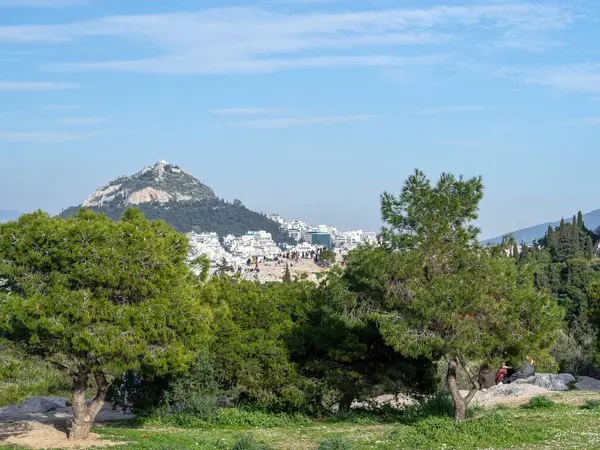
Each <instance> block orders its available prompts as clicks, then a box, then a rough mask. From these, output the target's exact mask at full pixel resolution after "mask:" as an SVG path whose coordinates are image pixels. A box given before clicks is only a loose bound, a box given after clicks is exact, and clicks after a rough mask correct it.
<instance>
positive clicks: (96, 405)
mask: <svg viewBox="0 0 600 450" xmlns="http://www.w3.org/2000/svg"><path fill="white" fill-rule="evenodd" d="M89 376H90V370H89V369H87V368H80V369H79V372H78V373H77V375H75V376H74V377H73V402H72V403H73V420H72V421H71V422H70V423H68V424H67V428H68V436H69V440H78V439H86V438H87V437H88V435H89V434H90V430H91V428H92V424H93V423H94V420H95V419H96V416H97V415H98V413H99V412H100V410H101V409H102V407H103V406H104V400H105V399H106V394H107V392H108V387H109V384H108V382H107V381H106V376H105V375H104V373H103V372H100V371H95V372H94V378H95V379H96V384H97V385H98V391H97V392H96V396H95V397H94V398H93V399H92V401H91V402H90V403H89V405H86V402H85V392H86V389H87V386H88V381H89Z"/></svg>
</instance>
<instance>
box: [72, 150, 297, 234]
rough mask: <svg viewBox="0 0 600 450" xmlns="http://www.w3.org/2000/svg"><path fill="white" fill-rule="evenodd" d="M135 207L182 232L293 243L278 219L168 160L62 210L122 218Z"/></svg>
mask: <svg viewBox="0 0 600 450" xmlns="http://www.w3.org/2000/svg"><path fill="white" fill-rule="evenodd" d="M132 207H135V208H139V209H140V210H141V211H142V212H143V213H144V214H145V216H146V217H147V218H148V219H150V220H156V219H162V220H164V221H166V222H167V223H169V224H171V225H172V226H173V227H174V228H175V229H176V230H177V231H179V232H182V233H187V232H190V231H196V232H212V231H214V232H216V233H218V234H219V236H225V235H228V234H233V235H237V236H239V235H242V234H246V232H248V231H251V230H265V231H268V232H269V233H271V234H272V235H273V239H274V240H275V241H276V242H278V243H283V242H288V243H291V242H292V241H291V239H290V237H289V236H288V235H287V233H284V232H283V231H282V230H281V227H280V226H279V224H277V223H276V222H273V221H272V220H270V219H269V218H268V217H266V216H264V215H263V214H259V213H257V212H254V211H251V210H249V209H248V208H246V207H245V206H244V205H243V204H242V202H241V201H239V200H234V201H233V202H227V201H225V200H223V199H220V198H218V197H217V196H216V194H215V192H214V191H213V190H212V189H211V188H210V187H208V186H206V185H205V184H202V183H201V182H200V181H199V180H198V179H196V178H194V176H193V175H192V174H190V173H189V172H186V171H185V170H183V169H181V168H180V167H178V166H176V165H172V164H169V163H167V162H166V161H160V162H158V164H156V165H154V166H150V167H145V168H144V169H142V170H141V171H140V172H138V173H136V174H135V175H131V176H124V177H120V178H117V179H116V180H114V181H111V182H109V183H107V184H105V185H104V186H102V187H101V188H99V189H98V190H96V191H95V192H94V193H93V194H92V195H90V196H89V197H88V199H87V200H86V201H85V202H83V203H82V204H81V205H80V206H76V207H71V208H69V209H67V210H65V211H63V212H62V213H61V217H69V216H71V215H73V214H75V213H76V212H77V211H79V209H80V208H86V209H90V210H93V211H96V212H100V213H103V214H106V215H107V216H108V217H110V218H111V219H113V220H118V219H119V218H120V217H121V216H122V215H123V213H124V212H125V210H126V209H127V208H132Z"/></svg>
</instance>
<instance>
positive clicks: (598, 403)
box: [583, 400, 600, 410]
mask: <svg viewBox="0 0 600 450" xmlns="http://www.w3.org/2000/svg"><path fill="white" fill-rule="evenodd" d="M583 409H592V410H600V400H586V401H585V402H584V403H583Z"/></svg>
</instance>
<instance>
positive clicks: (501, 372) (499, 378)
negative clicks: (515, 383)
mask: <svg viewBox="0 0 600 450" xmlns="http://www.w3.org/2000/svg"><path fill="white" fill-rule="evenodd" d="M508 369H510V367H508V366H507V365H506V363H502V366H500V368H499V369H498V371H497V372H496V379H495V380H494V381H495V383H496V384H501V383H502V382H503V381H504V379H505V378H506V376H507V375H508Z"/></svg>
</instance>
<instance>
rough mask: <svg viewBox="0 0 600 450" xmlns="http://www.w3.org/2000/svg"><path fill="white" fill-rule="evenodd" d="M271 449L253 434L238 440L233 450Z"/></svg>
mask: <svg viewBox="0 0 600 450" xmlns="http://www.w3.org/2000/svg"><path fill="white" fill-rule="evenodd" d="M268 449H269V447H268V446H267V445H266V444H263V443H262V442H258V441H256V440H255V439H254V436H252V435H251V434H245V435H243V436H240V437H239V438H238V441H237V442H236V443H235V444H233V447H231V450H268Z"/></svg>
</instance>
